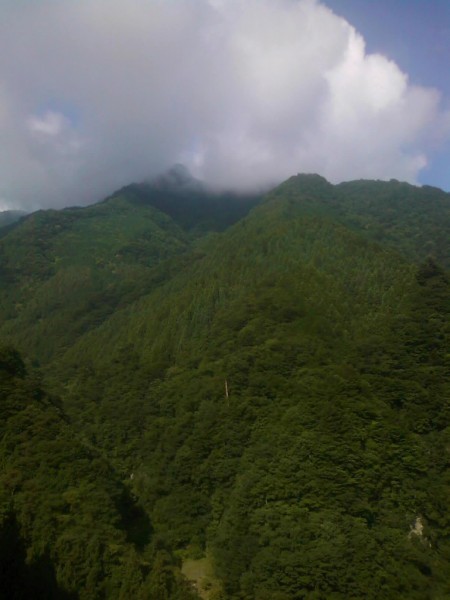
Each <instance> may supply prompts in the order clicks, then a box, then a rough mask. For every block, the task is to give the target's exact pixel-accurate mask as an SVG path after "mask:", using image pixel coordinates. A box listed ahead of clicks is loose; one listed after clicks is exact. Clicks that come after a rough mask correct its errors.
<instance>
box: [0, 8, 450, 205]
mask: <svg viewBox="0 0 450 600" xmlns="http://www.w3.org/2000/svg"><path fill="white" fill-rule="evenodd" d="M449 125H450V119H449V114H448V111H446V110H444V107H443V106H442V102H441V98H440V94H439V92H438V91H437V90H435V89H432V88H424V87H419V86H415V85H414V82H411V81H409V79H408V75H407V74H406V73H403V72H402V71H401V70H400V69H399V68H398V66H397V65H396V64H395V63H394V62H392V61H390V60H389V59H388V58H387V57H385V56H381V55H377V54H367V53H366V52H365V46H364V40H363V38H362V37H361V36H360V35H359V34H358V33H357V32H356V31H355V29H354V28H353V27H352V26H351V25H350V24H349V23H348V22H347V21H345V20H344V19H342V18H340V17H338V16H337V15H335V14H334V13H333V12H332V11H331V10H330V9H328V8H327V7H326V6H325V5H324V4H322V3H320V2H316V1H314V0H245V2H242V0H172V1H170V2H169V1H167V0H127V1H125V0H80V1H78V2H71V1H69V0H62V1H58V2H56V1H54V0H40V1H39V2H37V3H34V2H27V1H22V2H18V1H17V0H2V3H1V5H0V138H1V146H0V207H3V208H6V207H10V208H12V207H17V208H27V209H30V208H37V207H50V206H54V207H60V206H67V205H73V204H86V203H89V202H93V201H96V200H98V199H100V198H101V197H103V196H105V195H107V194H108V193H111V192H112V191H113V190H115V189H116V188H118V187H120V186H122V185H125V184H128V183H130V182H132V181H140V180H143V179H148V178H151V177H153V176H155V175H157V174H159V173H161V172H162V171H164V170H166V169H168V168H169V167H170V166H171V165H172V164H174V163H184V164H185V165H187V167H188V168H189V169H190V170H191V171H192V173H193V174H194V175H195V176H196V177H198V178H201V179H203V180H205V181H206V182H207V183H208V184H209V185H211V186H212V187H215V188H220V189H222V188H231V189H235V190H239V191H249V190H254V189H257V188H263V187H264V186H267V185H271V184H275V183H277V182H279V181H281V180H283V179H284V178H286V177H288V176H290V175H292V174H295V173H297V172H318V173H320V174H322V175H324V176H325V177H327V178H328V179H329V180H330V181H332V182H338V181H342V180H348V179H356V178H375V179H376V178H380V179H389V178H392V177H394V178H397V179H401V180H406V181H410V182H416V181H417V178H418V175H419V173H420V171H421V169H423V168H424V167H425V166H426V165H427V161H428V156H429V153H430V151H431V149H432V148H434V147H436V144H438V143H440V142H441V141H443V140H445V139H448V135H449V130H450V127H449Z"/></svg>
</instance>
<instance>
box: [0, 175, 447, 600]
mask: <svg viewBox="0 0 450 600" xmlns="http://www.w3.org/2000/svg"><path fill="white" fill-rule="evenodd" d="M449 231H450V195H449V194H447V193H445V192H443V191H441V190H438V189H437V188H432V187H427V186H424V187H422V188H419V187H415V186H412V185H409V184H406V183H400V182H398V181H395V180H392V181H390V182H383V181H363V180H361V181H354V182H349V183H342V184H339V185H336V186H333V185H331V184H330V183H328V182H327V181H326V180H325V179H323V178H322V177H320V176H318V175H297V176H295V177H292V178H290V179H289V180H287V181H286V182H284V183H283V184H281V185H280V186H278V187H277V188H275V189H274V190H272V191H270V192H268V193H267V194H265V195H261V196H246V197H240V196H239V195H236V194H213V193H211V192H209V191H208V190H206V189H205V188H203V186H202V185H201V184H200V182H197V181H195V180H193V179H191V178H189V176H188V174H186V173H185V172H184V171H183V169H182V168H181V167H177V168H176V169H175V170H174V171H173V172H172V173H171V174H170V177H165V178H161V179H159V180H158V181H156V182H153V183H144V184H134V185H130V186H128V187H125V188H123V189H121V190H119V191H118V192H117V193H115V194H113V195H112V196H110V197H109V198H107V199H105V200H104V201H102V202H100V203H98V204H95V205H91V206H88V207H84V208H69V209H64V210H60V211H56V210H46V211H38V212H35V213H33V214H31V215H27V216H23V215H21V216H20V218H19V217H18V219H17V220H13V221H10V220H9V219H8V220H7V224H6V221H5V226H4V227H2V228H1V229H0V341H1V346H0V389H1V396H0V397H1V404H0V411H1V416H2V419H1V421H0V426H1V428H2V429H1V434H2V435H1V442H0V460H1V464H2V469H1V471H0V481H1V485H0V532H1V535H0V598H5V600H6V599H8V600H9V599H16V598H17V599H24V600H25V599H35V598H38V599H39V598H42V599H44V598H46V599H47V598H52V599H59V598H62V599H70V600H72V599H73V600H77V599H79V600H91V599H92V600H93V599H102V598H104V599H110V598H111V599H116V598H117V599H123V600H125V599H126V600H128V599H130V598H137V599H139V598H142V599H143V600H144V599H150V600H166V599H167V600H172V599H173V600H195V599H197V600H198V599H199V598H203V599H206V600H349V599H354V600H363V599H369V600H371V599H372V600H379V599H380V598H383V599H386V600H427V599H428V600H446V599H448V598H450V581H449V578H448V573H449V572H450V509H449V506H448V498H449V494H450V473H449V468H448V467H449V459H450V456H449V448H450V354H449V351H450V275H449V269H450V237H449V235H448V232H449Z"/></svg>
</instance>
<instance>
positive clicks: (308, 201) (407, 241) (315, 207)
mask: <svg viewBox="0 0 450 600" xmlns="http://www.w3.org/2000/svg"><path fill="white" fill-rule="evenodd" d="M269 197H271V198H281V199H284V200H287V199H289V200H290V202H291V203H292V204H294V205H295V206H296V209H297V210H299V211H300V212H304V211H308V212H316V213H320V214H324V215H328V216H329V217H330V218H332V219H336V220H338V221H340V222H341V223H343V224H345V225H347V226H349V227H351V228H352V229H353V230H355V231H358V232H360V233H361V234H362V235H364V236H365V237H366V238H367V239H370V240H373V241H376V242H379V243H380V244H382V245H385V246H389V247H391V248H394V249H396V250H397V251H399V252H401V253H402V254H403V255H404V256H405V257H406V258H407V259H409V260H411V261H420V260H423V259H425V258H426V257H427V256H429V255H431V256H433V257H434V258H435V259H436V260H437V261H438V262H439V263H441V264H443V265H445V266H446V267H447V268H449V267H450V235H449V229H450V194H449V193H446V192H443V191H442V190H440V189H438V188H433V187H430V186H423V187H417V186H413V185H410V184H408V183H402V182H399V181H396V180H391V181H370V180H360V181H350V182H347V183H341V184H339V185H336V186H333V185H331V184H330V183H328V182H327V181H326V180H325V179H324V178H323V177H320V176H318V175H297V176H295V177H291V178H290V179H288V180H287V181H286V182H285V183H283V184H282V185H280V186H279V187H278V188H276V190H274V191H273V192H272V193H271V194H270V195H269Z"/></svg>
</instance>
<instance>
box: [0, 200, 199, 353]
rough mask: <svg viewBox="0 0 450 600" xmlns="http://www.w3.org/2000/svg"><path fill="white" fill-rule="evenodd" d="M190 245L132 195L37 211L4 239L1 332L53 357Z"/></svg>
mask: <svg viewBox="0 0 450 600" xmlns="http://www.w3.org/2000/svg"><path fill="white" fill-rule="evenodd" d="M187 245H188V242H187V239H186V235H185V234H184V233H183V232H182V231H181V229H180V228H179V227H178V226H177V225H176V224H175V223H174V222H173V221H172V220H171V219H170V217H168V216H167V215H164V214H163V213H161V212H160V211H158V210H156V209H154V208H153V207H151V206H139V207H136V206H133V204H131V203H130V202H129V201H128V200H127V199H126V198H121V197H116V198H114V199H111V200H110V201H109V202H107V203H103V204H98V205H95V206H92V207H87V208H80V209H67V210H63V211H39V212H37V213H34V214H32V215H30V216H29V217H28V218H26V219H25V220H24V221H22V222H21V223H20V224H18V226H17V227H15V228H14V229H13V230H11V231H10V232H9V233H8V235H6V236H5V237H4V238H3V239H2V240H0V260H1V262H0V265H1V267H0V268H1V272H0V276H1V277H0V298H1V304H0V307H1V308H0V310H1V317H2V318H1V327H0V336H1V337H2V338H3V339H7V340H10V341H12V342H13V343H14V344H16V345H17V346H18V347H19V348H20V349H21V350H23V351H26V353H27V355H28V356H29V357H32V358H34V359H37V360H39V361H40V362H45V361H47V360H48V359H49V358H51V357H52V356H53V355H54V354H55V353H59V352H61V351H62V350H64V349H65V348H66V347H67V346H69V345H71V344H72V343H73V342H74V341H75V340H76V339H77V337H78V336H79V335H81V334H82V333H83V332H85V331H87V330H89V329H91V328H93V327H95V326H97V325H98V324H99V323H101V322H102V321H103V320H104V318H105V317H106V316H107V315H109V314H111V313H112V312H114V311H115V310H116V309H117V308H118V307H120V306H124V305H126V304H128V303H129V302H130V301H132V300H134V299H135V298H137V297H139V296H140V295H141V294H142V293H144V292H145V291H147V290H148V289H149V288H151V286H152V285H153V283H154V281H153V280H154V277H155V276H156V277H159V275H155V268H157V267H158V265H159V264H160V263H161V262H164V261H167V260H168V259H170V258H171V257H174V256H176V255H178V254H180V253H182V252H184V251H185V250H186V248H187Z"/></svg>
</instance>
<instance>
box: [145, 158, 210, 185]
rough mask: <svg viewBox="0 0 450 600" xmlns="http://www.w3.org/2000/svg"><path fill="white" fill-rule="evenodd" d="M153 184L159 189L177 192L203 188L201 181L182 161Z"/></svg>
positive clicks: (157, 178)
mask: <svg viewBox="0 0 450 600" xmlns="http://www.w3.org/2000/svg"><path fill="white" fill-rule="evenodd" d="M151 184H152V186H153V187H155V188H157V189H162V190H169V191H177V192H182V191H188V192H192V191H196V192H199V191H201V190H203V185H202V183H201V181H200V180H198V179H196V178H195V177H193V176H192V174H191V172H190V171H189V169H188V168H187V167H186V166H185V165H183V164H181V163H177V164H175V165H173V167H171V168H170V169H169V170H168V171H166V172H165V173H163V174H162V175H159V177H156V178H155V179H154V180H153V181H152V182H151Z"/></svg>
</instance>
